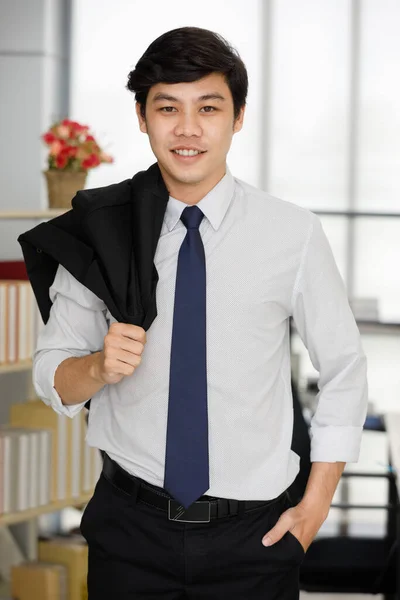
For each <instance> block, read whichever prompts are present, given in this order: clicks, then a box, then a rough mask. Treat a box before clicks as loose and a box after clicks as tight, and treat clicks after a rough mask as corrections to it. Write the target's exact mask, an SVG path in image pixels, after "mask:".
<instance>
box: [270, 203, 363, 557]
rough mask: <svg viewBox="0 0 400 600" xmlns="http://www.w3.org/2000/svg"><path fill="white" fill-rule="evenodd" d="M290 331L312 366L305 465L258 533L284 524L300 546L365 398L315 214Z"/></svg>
mask: <svg viewBox="0 0 400 600" xmlns="http://www.w3.org/2000/svg"><path fill="white" fill-rule="evenodd" d="M292 314H293V319H294V322H295V324H296V327H297V330H298V332H299V335H300V337H301V339H302V340H303V342H304V345H305V346H306V348H307V349H308V352H309V355H310V359H311V362H312V364H313V366H314V368H315V369H316V370H317V371H319V380H318V387H319V393H318V396H317V400H318V405H317V410H316V412H315V415H314V416H313V419H312V421H311V431H310V434H311V461H312V463H313V464H312V468H311V473H310V477H309V480H308V483H307V488H306V492H305V494H304V497H303V499H302V500H301V502H300V503H299V504H298V505H297V506H295V507H293V508H291V509H289V510H287V511H285V512H284V513H283V514H282V515H281V517H280V519H279V521H278V523H277V524H276V525H275V527H274V528H273V529H271V531H270V532H268V534H267V535H266V536H264V538H263V543H264V540H265V539H266V538H267V537H268V538H270V542H271V543H276V542H277V541H278V540H279V539H280V538H281V537H282V536H283V535H284V533H285V532H286V531H289V530H290V531H291V532H292V533H293V534H294V535H296V537H298V539H299V541H300V542H301V543H302V545H303V548H304V549H305V550H306V549H307V548H308V546H309V545H310V543H311V542H312V539H313V538H314V537H315V535H316V534H317V532H318V530H319V528H320V527H321V525H322V523H323V522H324V521H325V519H326V518H327V516H328V513H329V507H330V504H331V502H332V498H333V495H334V493H335V490H336V487H337V484H338V482H339V479H340V476H341V474H342V472H343V469H344V467H345V464H346V462H357V460H358V456H359V451H360V445H361V435H362V430H363V424H364V421H365V417H366V412H367V405H368V385H367V377H366V368H367V363H366V357H365V354H364V352H363V350H362V347H361V340H360V333H359V331H358V328H357V324H356V322H355V319H354V316H353V313H352V311H351V308H350V306H349V303H348V299H347V292H346V289H345V286H344V283H343V280H342V278H341V276H340V273H339V270H338V268H337V265H336V262H335V260H334V257H333V254H332V250H331V248H330V246H329V243H328V240H327V238H326V236H325V233H324V231H323V229H322V226H321V223H320V221H319V219H318V217H316V215H313V214H311V227H310V231H309V236H308V239H307V240H306V242H305V246H304V251H303V256H302V260H301V262H300V265H299V268H298V272H297V276H296V280H295V283H294V286H293V294H292Z"/></svg>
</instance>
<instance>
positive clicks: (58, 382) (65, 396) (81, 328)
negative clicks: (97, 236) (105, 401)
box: [33, 266, 145, 417]
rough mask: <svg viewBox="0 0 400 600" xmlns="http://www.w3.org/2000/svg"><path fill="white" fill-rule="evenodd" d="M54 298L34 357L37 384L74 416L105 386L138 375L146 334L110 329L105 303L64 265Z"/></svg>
mask: <svg viewBox="0 0 400 600" xmlns="http://www.w3.org/2000/svg"><path fill="white" fill-rule="evenodd" d="M50 298H51V300H52V302H53V305H52V308H51V311H50V317H49V320H48V322H47V323H46V325H45V326H44V327H43V328H42V330H41V332H40V334H39V337H38V342H37V347H36V352H35V355H34V361H33V383H34V387H35V390H36V393H37V395H38V396H39V397H40V398H42V400H43V401H44V402H45V403H46V404H48V405H50V406H52V408H53V409H54V410H55V411H56V412H59V413H60V414H66V415H68V416H70V417H73V416H74V415H75V414H77V413H78V412H79V411H80V410H81V409H82V408H83V406H84V405H85V403H86V402H87V400H89V398H93V396H94V397H95V396H96V394H97V393H98V392H99V391H100V390H101V388H103V386H104V385H106V384H112V383H117V382H118V381H120V380H121V379H122V377H124V376H125V375H131V374H132V373H133V371H134V369H135V368H136V366H137V365H138V364H139V363H140V360H141V357H140V355H141V352H142V351H143V344H144V342H145V332H144V330H143V329H142V328H140V327H136V326H134V325H129V324H123V323H113V324H112V325H111V326H110V328H108V324H107V321H106V318H105V313H106V306H105V304H104V302H103V301H102V300H100V299H99V298H98V297H97V296H95V294H93V293H92V292H90V290H88V289H87V288H85V287H84V286H83V285H82V284H81V283H79V282H78V281H77V280H76V279H75V278H74V277H73V276H72V275H71V274H70V273H69V272H68V271H66V270H65V269H64V268H63V267H61V266H60V267H59V269H58V271H57V275H56V277H55V280H54V283H53V285H52V287H51V288H50ZM132 338H133V339H132ZM136 338H137V339H138V340H139V341H137V340H136ZM133 354H134V355H133Z"/></svg>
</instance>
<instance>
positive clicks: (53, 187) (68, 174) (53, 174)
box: [43, 169, 87, 208]
mask: <svg viewBox="0 0 400 600" xmlns="http://www.w3.org/2000/svg"><path fill="white" fill-rule="evenodd" d="M43 174H44V175H45V177H46V181H47V191H48V197H49V208H71V200H72V198H73V197H74V196H75V194H76V192H77V191H79V190H83V189H84V187H85V183H86V178H87V171H77V172H76V171H58V170H57V169H49V170H47V171H43Z"/></svg>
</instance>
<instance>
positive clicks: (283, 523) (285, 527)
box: [262, 511, 291, 546]
mask: <svg viewBox="0 0 400 600" xmlns="http://www.w3.org/2000/svg"><path fill="white" fill-rule="evenodd" d="M287 513H288V511H286V512H284V513H282V514H281V516H280V517H279V519H278V521H277V523H276V525H275V526H274V527H273V528H272V529H270V530H269V531H268V532H267V533H266V534H265V535H264V537H263V539H262V543H263V545H264V546H272V545H273V544H276V542H279V540H280V539H282V538H283V536H284V535H285V533H286V532H287V531H289V529H290V526H291V521H290V519H288V516H289V515H288V514H287Z"/></svg>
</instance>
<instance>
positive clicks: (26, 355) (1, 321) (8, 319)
mask: <svg viewBox="0 0 400 600" xmlns="http://www.w3.org/2000/svg"><path fill="white" fill-rule="evenodd" d="M43 326H44V323H43V321H42V318H41V315H40V312H39V308H38V306H37V303H36V298H35V295H34V293H33V290H32V287H31V284H30V282H29V281H19V280H5V279H0V364H5V365H11V364H15V363H18V362H21V361H26V360H30V359H31V358H32V356H33V353H34V350H35V345H36V341H37V337H38V335H39V333H40V331H41V329H42V327H43Z"/></svg>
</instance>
